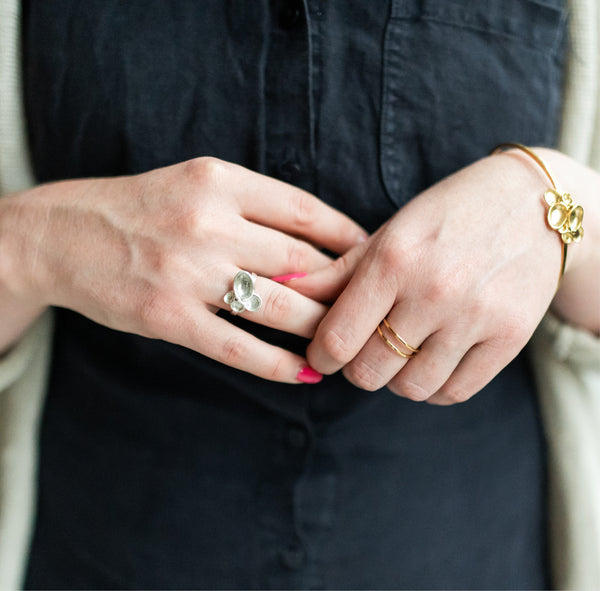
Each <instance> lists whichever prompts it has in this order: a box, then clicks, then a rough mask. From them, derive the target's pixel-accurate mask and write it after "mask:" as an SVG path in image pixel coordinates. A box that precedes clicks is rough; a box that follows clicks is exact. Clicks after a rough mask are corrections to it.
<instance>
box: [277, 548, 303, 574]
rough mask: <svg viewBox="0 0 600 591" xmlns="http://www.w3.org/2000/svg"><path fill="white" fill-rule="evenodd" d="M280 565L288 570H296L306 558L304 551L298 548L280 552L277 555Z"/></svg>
mask: <svg viewBox="0 0 600 591" xmlns="http://www.w3.org/2000/svg"><path fill="white" fill-rule="evenodd" d="M279 558H280V560H281V564H282V565H283V566H285V568H288V569H289V570H298V569H299V568H300V567H301V566H302V565H303V564H304V560H305V558H306V555H305V554H304V550H303V549H302V548H299V547H292V548H288V549H287V550H282V551H281V553H280V554H279Z"/></svg>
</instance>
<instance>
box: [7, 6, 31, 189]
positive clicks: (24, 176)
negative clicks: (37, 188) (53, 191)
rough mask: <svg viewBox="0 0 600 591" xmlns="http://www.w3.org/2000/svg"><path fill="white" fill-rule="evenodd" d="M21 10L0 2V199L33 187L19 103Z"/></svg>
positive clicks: (23, 120) (20, 82)
mask: <svg viewBox="0 0 600 591" xmlns="http://www.w3.org/2000/svg"><path fill="white" fill-rule="evenodd" d="M20 8H21V3H20V2H19V1H18V0H2V2H0V92H1V95H0V195H2V194H5V193H11V192H13V191H18V190H21V189H25V188H28V187H31V186H32V185H33V184H34V176H33V173H32V168H31V163H30V158H29V152H28V149H27V137H26V130H25V114H24V107H23V100H22V88H21V85H22V79H21V78H22V77H21V43H20V41H19V40H20V21H21V19H20Z"/></svg>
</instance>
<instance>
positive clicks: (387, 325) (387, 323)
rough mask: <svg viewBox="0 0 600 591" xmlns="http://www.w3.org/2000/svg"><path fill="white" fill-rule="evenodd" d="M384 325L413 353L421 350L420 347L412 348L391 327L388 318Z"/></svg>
mask: <svg viewBox="0 0 600 591" xmlns="http://www.w3.org/2000/svg"><path fill="white" fill-rule="evenodd" d="M383 323H384V324H385V327H386V328H387V329H388V330H389V331H390V332H391V333H392V334H393V335H394V336H395V337H396V338H397V339H398V340H399V341H400V342H401V343H402V344H403V345H404V346H405V347H406V348H407V349H408V350H409V351H411V352H412V353H418V352H419V351H420V350H421V349H419V348H418V347H417V348H416V349H415V347H411V346H410V345H409V344H408V343H407V342H406V341H405V340H404V339H403V338H402V337H401V336H400V335H399V334H398V333H397V332H396V331H395V330H394V329H393V328H392V327H391V326H390V323H389V322H388V321H387V318H384V319H383Z"/></svg>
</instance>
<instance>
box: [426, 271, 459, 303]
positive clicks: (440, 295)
mask: <svg viewBox="0 0 600 591" xmlns="http://www.w3.org/2000/svg"><path fill="white" fill-rule="evenodd" d="M459 290H460V283H459V281H458V280H457V278H456V277H455V276H454V275H449V274H445V273H439V274H436V275H435V276H433V277H432V278H431V281H430V284H429V289H428V291H429V295H428V299H429V300H430V301H432V302H434V303H444V304H447V303H448V302H455V301H457V300H458V299H459V298H460V294H459Z"/></svg>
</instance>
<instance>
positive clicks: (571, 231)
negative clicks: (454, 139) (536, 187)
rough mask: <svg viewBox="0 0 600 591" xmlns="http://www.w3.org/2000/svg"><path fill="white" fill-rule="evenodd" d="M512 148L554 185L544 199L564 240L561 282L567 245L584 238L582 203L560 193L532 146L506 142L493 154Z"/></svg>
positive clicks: (549, 217)
mask: <svg viewBox="0 0 600 591" xmlns="http://www.w3.org/2000/svg"><path fill="white" fill-rule="evenodd" d="M511 148H514V149H517V150H520V151H521V152H524V153H525V154H527V155H528V156H529V157H530V158H532V159H533V160H534V161H535V162H536V163H537V164H538V165H539V166H540V167H541V169H542V170H543V171H544V173H545V175H546V176H547V177H548V180H549V181H550V184H551V185H552V188H551V189H548V190H547V191H546V192H545V193H544V200H545V202H546V203H547V204H548V205H549V207H550V209H549V210H548V214H547V216H546V220H547V222H548V225H549V226H550V228H551V229H552V230H556V231H557V232H558V234H559V236H560V238H561V240H562V249H561V261H560V275H559V277H558V281H559V283H560V280H561V278H562V276H563V275H564V274H565V267H566V265H567V246H568V245H569V244H571V242H581V239H582V238H583V227H582V223H583V207H581V205H574V204H573V199H572V198H571V195H570V194H569V193H562V194H561V193H560V191H559V190H558V187H557V186H556V183H555V182H554V177H553V176H552V175H551V174H550V171H549V170H548V165H547V164H546V163H545V162H544V161H543V160H542V159H541V158H540V157H539V156H538V155H537V154H536V153H535V152H534V151H533V150H532V149H531V148H528V147H527V146H524V145H523V144H518V143H515V142H506V143H502V144H499V145H498V146H496V147H495V148H494V149H493V150H492V154H497V153H498V152H503V151H504V150H508V149H511Z"/></svg>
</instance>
